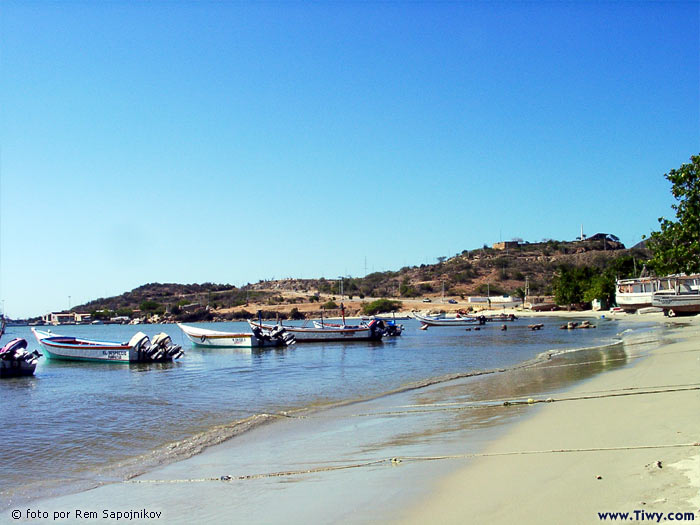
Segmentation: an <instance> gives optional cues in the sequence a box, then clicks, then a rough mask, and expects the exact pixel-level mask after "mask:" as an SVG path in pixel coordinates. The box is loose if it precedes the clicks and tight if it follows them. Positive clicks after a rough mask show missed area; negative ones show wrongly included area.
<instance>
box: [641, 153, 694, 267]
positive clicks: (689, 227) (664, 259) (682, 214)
mask: <svg viewBox="0 0 700 525" xmlns="http://www.w3.org/2000/svg"><path fill="white" fill-rule="evenodd" d="M664 177H666V179H667V180H668V181H669V182H671V184H672V187H671V194H672V195H673V197H674V198H675V199H676V200H677V201H678V204H674V205H672V206H671V207H672V208H673V210H674V211H675V212H676V220H675V221H673V220H669V219H665V218H664V217H661V218H659V223H660V225H661V231H658V232H652V234H651V236H650V238H649V242H648V246H649V249H650V250H651V251H652V254H653V257H652V259H651V261H650V262H651V265H652V266H653V268H654V270H655V271H656V273H657V274H660V275H662V274H672V273H686V274H693V273H699V272H700V155H694V156H691V157H690V164H683V165H681V167H680V168H679V169H678V170H675V169H674V170H671V171H670V172H668V173H667V174H665V175H664Z"/></svg>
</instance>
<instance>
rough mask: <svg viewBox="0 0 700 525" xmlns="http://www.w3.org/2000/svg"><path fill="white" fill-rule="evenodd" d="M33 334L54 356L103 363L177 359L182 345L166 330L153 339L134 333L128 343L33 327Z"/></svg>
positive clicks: (50, 354) (141, 333)
mask: <svg viewBox="0 0 700 525" xmlns="http://www.w3.org/2000/svg"><path fill="white" fill-rule="evenodd" d="M32 332H34V337H36V340H37V341H38V342H39V344H40V345H41V346H42V348H43V349H44V350H45V351H46V356H47V357H49V358H51V359H66V360H70V361H95V362H100V363H150V362H165V361H172V360H173V359H178V358H179V357H181V356H182V355H183V353H184V352H183V351H182V347H180V346H179V345H175V344H173V342H172V339H170V336H169V335H168V334H166V333H160V334H158V335H156V336H155V337H154V338H153V341H151V340H150V339H149V337H148V336H147V335H146V334H144V333H143V332H138V333H137V334H135V335H134V336H133V337H132V338H131V340H129V342H128V343H116V342H112V341H93V340H91V339H81V338H78V337H73V336H62V335H57V334H53V333H51V332H44V331H43V330H37V329H36V328H32Z"/></svg>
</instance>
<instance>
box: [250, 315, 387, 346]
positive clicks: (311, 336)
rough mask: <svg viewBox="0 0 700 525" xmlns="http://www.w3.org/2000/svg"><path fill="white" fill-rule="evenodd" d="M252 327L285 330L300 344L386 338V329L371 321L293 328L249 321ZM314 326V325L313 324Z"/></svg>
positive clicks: (377, 322)
mask: <svg viewBox="0 0 700 525" xmlns="http://www.w3.org/2000/svg"><path fill="white" fill-rule="evenodd" d="M248 324H249V325H250V327H251V328H252V329H253V330H255V329H256V328H258V329H262V330H274V329H275V328H278V327H281V328H284V329H285V330H286V331H287V332H289V333H290V334H292V335H294V337H295V339H296V341H297V342H298V343H310V342H328V341H380V340H381V339H382V337H383V336H384V328H383V326H382V324H380V322H379V321H370V322H369V323H367V324H361V325H351V326H350V325H336V326H331V325H328V324H326V325H324V326H321V327H317V326H306V325H305V326H291V325H283V324H281V323H280V324H276V325H275V324H264V323H262V322H261V321H251V320H248ZM312 324H313V323H312Z"/></svg>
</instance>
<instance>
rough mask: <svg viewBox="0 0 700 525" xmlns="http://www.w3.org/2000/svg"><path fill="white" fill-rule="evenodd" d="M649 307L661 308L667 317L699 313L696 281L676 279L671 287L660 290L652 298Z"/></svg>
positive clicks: (699, 291)
mask: <svg viewBox="0 0 700 525" xmlns="http://www.w3.org/2000/svg"><path fill="white" fill-rule="evenodd" d="M651 305H652V306H653V307H657V308H662V309H663V311H664V313H665V314H666V315H668V316H669V317H675V316H676V315H679V314H681V315H683V314H697V313H700V290H699V289H698V279H697V278H685V279H681V278H678V279H676V280H675V282H674V283H673V286H672V287H669V288H668V289H665V290H660V291H658V292H656V293H655V294H654V295H653V296H652V298H651Z"/></svg>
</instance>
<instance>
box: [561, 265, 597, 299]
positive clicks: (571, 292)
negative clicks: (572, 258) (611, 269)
mask: <svg viewBox="0 0 700 525" xmlns="http://www.w3.org/2000/svg"><path fill="white" fill-rule="evenodd" d="M595 274H596V271H595V270H594V269H593V268H590V267H588V266H578V267H575V266H560V267H559V271H558V273H557V275H556V276H555V277H554V282H553V287H554V299H555V301H556V302H557V304H560V305H571V304H579V303H582V302H586V299H585V298H584V294H585V293H586V291H587V290H588V289H589V288H590V287H591V285H592V280H593V277H594V275H595Z"/></svg>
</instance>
